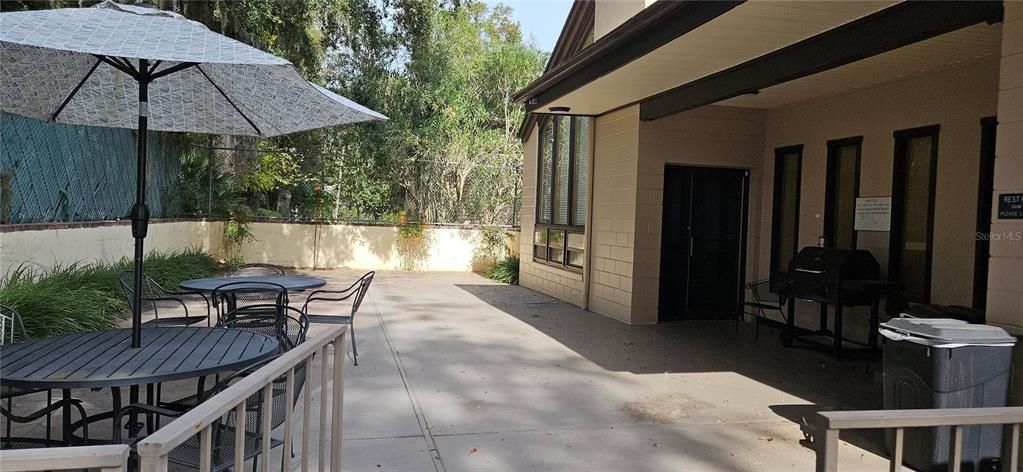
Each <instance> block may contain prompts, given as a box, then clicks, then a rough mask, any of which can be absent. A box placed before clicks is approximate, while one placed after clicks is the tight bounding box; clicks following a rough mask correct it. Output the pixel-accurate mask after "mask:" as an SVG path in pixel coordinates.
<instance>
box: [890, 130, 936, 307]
mask: <svg viewBox="0 0 1023 472" xmlns="http://www.w3.org/2000/svg"><path fill="white" fill-rule="evenodd" d="M937 165H938V127H937V126H929V127H926V128H916V129H910V130H905V131H898V132H896V133H895V171H894V172H893V174H892V231H891V235H890V237H891V242H890V244H889V250H890V253H889V255H888V277H889V279H891V280H894V281H897V282H901V283H902V284H903V290H902V300H901V301H900V302H901V303H900V304H902V305H904V304H906V303H907V302H914V303H929V301H930V298H931V256H932V251H933V246H932V244H933V241H932V240H933V234H934V189H935V179H936V177H937Z"/></svg>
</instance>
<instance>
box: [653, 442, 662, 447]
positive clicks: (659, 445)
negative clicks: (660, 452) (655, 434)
mask: <svg viewBox="0 0 1023 472" xmlns="http://www.w3.org/2000/svg"><path fill="white" fill-rule="evenodd" d="M653 446H654V447H661V443H654V444H653Z"/></svg>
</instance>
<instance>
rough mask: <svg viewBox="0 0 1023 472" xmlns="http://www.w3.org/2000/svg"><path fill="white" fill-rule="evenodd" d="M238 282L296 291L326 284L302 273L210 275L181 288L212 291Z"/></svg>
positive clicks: (187, 281) (242, 286)
mask: <svg viewBox="0 0 1023 472" xmlns="http://www.w3.org/2000/svg"><path fill="white" fill-rule="evenodd" d="M238 282H252V283H254V284H260V283H271V284H277V285H280V286H282V287H284V288H286V289H288V291H291V292H297V291H300V290H305V289H309V288H317V287H322V286H324V285H326V284H327V281H326V280H323V279H321V278H319V277H307V276H304V275H246V276H238V277H210V278H206V279H192V280H186V281H184V282H181V283H180V284H179V285H181V287H182V288H185V289H188V290H196V291H200V292H212V291H214V290H216V289H217V287H220V286H221V285H224V284H234V283H238ZM232 287H234V288H236V289H238V288H245V286H244V285H232ZM253 287H254V288H258V285H254V286H253Z"/></svg>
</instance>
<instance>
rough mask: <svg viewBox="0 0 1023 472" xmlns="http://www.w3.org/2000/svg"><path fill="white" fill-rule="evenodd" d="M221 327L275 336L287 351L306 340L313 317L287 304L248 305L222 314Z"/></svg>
mask: <svg viewBox="0 0 1023 472" xmlns="http://www.w3.org/2000/svg"><path fill="white" fill-rule="evenodd" d="M217 326H218V327H221V328H233V329H241V330H245V331H253V332H256V333H262V334H265V335H268V336H273V337H274V338H275V339H277V342H278V343H280V346H281V352H287V351H289V350H291V349H292V348H294V347H295V346H298V345H299V344H302V343H303V342H305V338H306V334H308V332H309V318H308V317H307V316H306V315H305V313H302V312H301V311H300V310H298V309H297V308H294V307H289V306H286V305H276V304H267V305H247V306H242V307H238V308H236V309H234V310H232V311H230V312H228V313H226V314H225V315H224V316H222V317H220V319H219V320H218V321H217Z"/></svg>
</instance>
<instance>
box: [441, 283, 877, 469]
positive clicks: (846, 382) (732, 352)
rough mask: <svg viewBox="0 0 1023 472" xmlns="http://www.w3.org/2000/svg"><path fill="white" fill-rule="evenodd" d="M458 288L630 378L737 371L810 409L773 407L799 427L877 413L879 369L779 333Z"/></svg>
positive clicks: (528, 293)
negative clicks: (612, 313) (611, 314)
mask: <svg viewBox="0 0 1023 472" xmlns="http://www.w3.org/2000/svg"><path fill="white" fill-rule="evenodd" d="M457 286H458V287H459V288H460V289H462V290H464V291H466V292H468V293H470V294H472V295H473V296H475V297H476V298H478V299H480V300H481V301H483V302H486V303H487V304H489V305H491V306H493V307H495V308H497V309H499V310H501V311H502V312H504V313H506V314H508V315H510V316H512V317H514V318H516V319H518V320H520V321H522V322H524V323H526V324H528V325H529V326H531V327H533V328H535V329H536V330H539V331H540V332H542V333H544V334H546V335H547V336H549V337H550V338H551V339H553V340H555V341H557V342H559V343H561V344H562V345H564V346H565V347H567V348H569V349H571V350H572V351H574V352H576V353H578V354H579V355H581V356H583V357H584V358H586V359H587V360H589V361H591V362H593V363H595V364H597V365H599V366H600V367H602V368H604V369H606V370H609V371H615V372H628V373H632V374H658V373H662V374H663V373H710V372H734V373H736V374H739V375H741V376H744V377H747V378H749V379H752V380H754V381H756V382H759V383H761V384H764V385H767V386H770V387H773V388H775V389H778V390H781V391H783V392H786V393H788V394H790V395H793V396H796V397H799V398H801V399H803V400H805V401H807V402H810V404H807V405H773V406H771V409H772V410H773V412H774V413H775V414H777V415H778V416H780V417H783V418H786V419H788V420H789V421H792V422H794V423H796V424H803V423H804V421H807V422H813V421H814V418H815V416H816V412H817V410H820V409H824V408H827V409H840V410H841V409H878V408H881V401H882V397H881V385H880V371H879V370H875V368H874V367H875V366H872V365H869V364H868V363H867V362H866V361H852V360H844V361H839V360H837V359H834V358H832V357H830V356H828V355H825V354H823V353H819V352H814V351H809V350H805V349H798V348H784V347H782V346H781V345H780V343H779V342H778V338H777V334H778V332H777V330H774V331H773V332H772V331H771V330H768V329H765V328H764V327H761V331H762V332H761V333H760V340H759V342H758V343H754V335H753V332H752V330H753V328H752V326H750V325H748V324H745V323H742V324H741V326H740V328H739V329H738V332H737V331H736V329H735V323H734V322H732V321H724V322H721V321H681V322H672V323H662V324H658V325H650V326H632V325H627V324H625V323H622V322H620V321H617V320H613V319H610V318H607V317H604V316H601V315H598V314H595V313H592V312H587V311H584V310H581V309H579V308H577V307H575V306H572V305H569V304H566V303H564V302H561V301H558V300H556V299H554V298H551V297H548V296H546V295H543V294H540V293H537V292H534V291H532V290H528V289H525V288H522V287H517V286H509V285H489V284H478V285H475V284H459V285H457ZM842 439H843V440H846V441H849V442H852V443H854V444H855V445H857V446H859V447H861V448H864V449H867V450H869V451H871V452H874V453H876V454H879V455H882V456H883V455H884V446H883V434H881V433H880V432H873V431H867V432H857V433H854V434H849V435H846V434H843V436H842Z"/></svg>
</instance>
